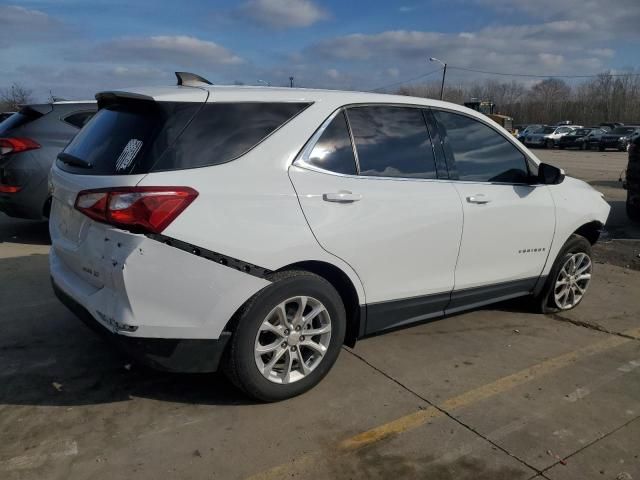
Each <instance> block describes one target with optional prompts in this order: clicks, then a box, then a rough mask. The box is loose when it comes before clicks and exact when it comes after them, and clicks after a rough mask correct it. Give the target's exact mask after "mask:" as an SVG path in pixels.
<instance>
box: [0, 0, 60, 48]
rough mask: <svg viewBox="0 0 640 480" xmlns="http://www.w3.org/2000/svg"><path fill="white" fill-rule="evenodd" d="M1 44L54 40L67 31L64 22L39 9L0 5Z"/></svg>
mask: <svg viewBox="0 0 640 480" xmlns="http://www.w3.org/2000/svg"><path fill="white" fill-rule="evenodd" d="M0 19H2V21H1V23H0V45H2V46H7V45H15V44H18V43H24V42H37V41H42V40H52V39H55V38H56V37H57V36H61V35H62V34H64V33H66V32H65V31H66V27H65V26H64V24H63V23H62V22H61V21H59V20H57V19H56V18H54V17H52V16H50V15H47V14H46V13H44V12H41V11H39V10H30V9H28V8H24V7H20V6H16V5H0Z"/></svg>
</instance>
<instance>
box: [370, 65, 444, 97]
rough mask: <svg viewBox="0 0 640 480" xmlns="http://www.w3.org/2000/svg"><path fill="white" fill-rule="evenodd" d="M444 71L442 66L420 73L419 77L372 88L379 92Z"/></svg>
mask: <svg viewBox="0 0 640 480" xmlns="http://www.w3.org/2000/svg"><path fill="white" fill-rule="evenodd" d="M440 71H442V68H438V69H436V70H431V71H430V72H427V73H423V74H422V75H418V76H417V77H413V78H408V79H407V80H400V81H399V82H394V83H390V84H388V85H383V86H381V87H377V88H374V89H373V90H371V91H372V92H377V91H379V90H385V89H387V88H390V87H395V86H396V85H402V84H403V83H409V82H414V81H416V80H420V79H421V78H424V77H428V76H429V75H433V74H434V73H438V72H440Z"/></svg>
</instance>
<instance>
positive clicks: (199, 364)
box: [51, 279, 231, 373]
mask: <svg viewBox="0 0 640 480" xmlns="http://www.w3.org/2000/svg"><path fill="white" fill-rule="evenodd" d="M51 283H52V285H53V290H54V292H55V294H56V296H57V297H58V299H60V301H61V302H62V303H63V304H64V305H65V306H66V307H67V308H69V310H71V311H72V312H73V313H75V314H76V316H77V317H78V318H79V319H80V320H82V321H83V322H84V323H85V324H86V325H87V326H88V327H89V328H91V329H92V330H93V331H94V332H96V333H98V334H99V335H100V336H102V337H104V338H106V339H108V340H109V341H110V342H112V343H115V344H116V345H117V346H118V347H119V348H120V349H122V350H123V351H124V352H125V353H126V354H127V355H129V356H130V357H132V358H133V359H135V360H137V361H138V362H140V363H143V364H145V365H148V366H150V367H152V368H154V369H156V370H163V371H169V372H183V373H204V372H214V371H216V370H217V369H218V366H219V364H220V360H221V358H222V355H223V353H224V349H225V347H226V345H227V342H228V340H229V338H230V337H231V333H229V332H222V333H221V334H220V337H219V338H217V339H215V340H213V339H167V338H143V337H129V336H124V335H118V334H117V333H114V332H112V331H110V330H108V329H107V328H105V327H104V326H103V325H102V324H101V323H100V322H98V321H97V320H96V319H95V318H94V317H93V315H92V314H91V313H90V312H89V311H88V310H87V309H86V308H84V307H83V306H82V305H80V304H79V303H78V302H76V301H75V300H74V299H73V298H71V296H69V295H68V294H66V293H65V292H64V291H63V290H62V289H61V288H60V287H59V286H58V285H57V284H56V283H55V281H54V280H53V279H52V281H51Z"/></svg>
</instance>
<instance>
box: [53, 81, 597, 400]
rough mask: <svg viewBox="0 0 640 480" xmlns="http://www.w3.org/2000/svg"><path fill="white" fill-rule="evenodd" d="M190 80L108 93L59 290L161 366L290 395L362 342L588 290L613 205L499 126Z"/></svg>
mask: <svg viewBox="0 0 640 480" xmlns="http://www.w3.org/2000/svg"><path fill="white" fill-rule="evenodd" d="M178 78H179V85H181V86H180V87H149V88H141V89H133V90H127V91H109V92H103V93H99V94H98V95H97V98H98V102H99V106H100V109H99V111H98V113H97V114H96V116H95V117H94V118H93V119H92V120H91V122H89V123H88V124H87V125H86V126H85V127H84V128H83V129H82V130H81V132H80V133H79V134H78V135H77V136H76V137H75V138H74V139H73V141H72V142H71V143H70V144H69V145H68V146H67V147H66V148H65V149H64V151H63V152H61V153H60V155H59V156H58V160H57V162H56V163H55V164H54V166H53V168H52V173H51V179H52V185H53V205H52V211H51V218H50V222H49V226H50V231H51V239H52V248H51V251H50V255H49V260H50V268H51V277H52V281H53V285H54V290H55V291H56V293H57V295H58V297H59V298H60V299H61V300H62V301H63V302H64V303H65V304H66V305H67V306H69V307H70V308H71V309H72V310H73V311H74V312H76V313H77V314H78V316H79V317H80V318H82V319H84V320H85V321H86V322H87V323H89V324H90V325H93V326H94V328H97V329H99V330H101V331H103V332H105V333H106V334H107V335H109V336H110V337H111V338H113V339H115V340H117V341H118V342H119V343H121V344H124V345H125V348H127V349H128V351H129V352H130V353H132V354H134V355H135V356H137V357H138V358H142V359H143V360H146V362H147V363H151V364H152V365H154V366H156V367H158V368H163V369H170V370H178V371H191V372H197V371H200V372H202V371H211V370H216V369H217V368H218V366H219V365H221V366H222V369H223V370H224V371H225V372H226V374H227V375H228V376H229V378H230V379H231V380H232V382H233V383H234V384H235V385H236V386H238V387H240V388H241V389H242V390H244V391H245V392H246V393H247V394H248V395H250V396H252V397H254V398H257V399H260V400H264V401H275V400H281V399H285V398H289V397H292V396H294V395H298V394H300V393H302V392H304V391H306V390H309V389H310V388H312V387H313V386H314V385H316V384H317V383H318V382H319V381H320V380H321V379H322V378H323V377H324V376H325V375H326V374H327V372H328V371H329V370H330V369H331V367H332V365H333V364H334V362H335V361H336V359H337V357H338V355H339V353H340V351H341V349H342V345H343V344H344V343H346V344H349V345H353V344H354V343H355V341H356V340H357V339H359V338H362V337H366V336H370V335H374V334H376V333H380V332H383V331H387V330H391V329H394V328H398V327H401V326H406V325H410V324H413V323H416V322H420V321H425V320H428V319H433V318H438V317H442V316H444V315H446V314H453V313H456V312H460V311H463V310H466V309H470V308H476V307H478V306H480V305H486V304H489V303H492V302H495V301H498V300H500V301H501V300H505V299H508V298H516V297H527V296H530V297H531V298H532V299H534V301H535V303H536V304H537V306H538V310H540V311H544V312H549V311H560V310H569V309H571V308H573V307H575V306H577V305H578V304H579V303H580V301H581V300H582V299H583V298H584V295H585V292H586V290H587V288H588V287H589V284H590V282H591V277H592V265H593V262H592V259H591V245H592V244H593V243H595V242H596V241H597V239H598V235H599V231H600V229H601V228H602V226H603V224H604V223H605V221H606V219H607V216H608V214H609V205H607V203H606V202H605V201H604V200H603V198H602V195H601V194H600V193H599V192H597V191H596V190H594V189H593V188H592V187H590V186H589V185H588V184H586V183H585V182H582V181H580V180H577V179H573V178H570V177H566V178H565V175H564V172H562V170H560V169H558V168H556V167H553V166H551V165H547V164H544V163H540V162H539V160H538V159H537V158H536V157H535V156H534V155H533V154H532V153H531V152H530V151H529V150H528V149H526V148H525V147H523V146H522V145H521V144H520V143H519V142H517V141H516V139H515V138H513V136H512V135H511V134H510V133H509V132H508V131H506V130H505V129H503V128H501V127H500V126H498V125H496V124H495V122H492V121H491V120H490V119H489V118H488V117H486V116H485V115H483V114H481V113H478V112H476V111H474V110H471V109H468V108H464V107H461V106H460V105H455V104H452V103H444V102H440V101H434V100H429V99H425V98H413V97H406V96H395V95H383V94H373V93H362V92H339V91H326V90H311V89H295V88H268V87H221V86H211V85H210V84H208V82H206V80H204V79H202V78H200V77H196V76H194V75H192V74H191V75H185V74H179V75H178ZM487 152H489V154H487ZM390 226H392V228H390Z"/></svg>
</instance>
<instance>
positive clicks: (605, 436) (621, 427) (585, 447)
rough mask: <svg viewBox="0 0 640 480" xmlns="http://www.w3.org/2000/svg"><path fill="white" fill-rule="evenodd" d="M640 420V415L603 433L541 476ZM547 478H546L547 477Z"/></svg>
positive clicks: (545, 470)
mask: <svg viewBox="0 0 640 480" xmlns="http://www.w3.org/2000/svg"><path fill="white" fill-rule="evenodd" d="M637 420H640V415H639V416H637V417H634V418H632V419H631V420H629V421H628V422H625V423H623V424H622V425H620V426H619V427H616V428H614V429H613V430H611V431H610V432H607V433H603V434H602V435H600V436H599V437H597V438H595V439H593V440H592V441H591V442H589V443H587V444H586V445H584V446H582V447H580V448H579V449H578V450H576V451H575V452H572V453H570V454H569V455H567V456H566V457H564V458H563V459H562V460H558V461H557V462H556V463H554V464H552V465H549V466H548V467H547V468H545V469H544V470H543V471H542V472H541V474H543V473H544V472H548V471H549V470H551V469H552V468H554V467H557V466H558V465H560V464H561V463H562V462H566V461H567V460H568V459H570V458H571V457H574V456H575V455H577V454H579V453H580V452H583V451H584V450H586V449H587V448H589V447H591V446H592V445H595V444H596V443H598V442H601V441H602V440H604V439H605V438H607V437H609V436H611V435H613V434H614V433H616V432H619V431H620V430H622V429H623V428H626V427H628V426H629V425H630V424H632V423H633V422H635V421H637ZM545 478H546V477H545Z"/></svg>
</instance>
